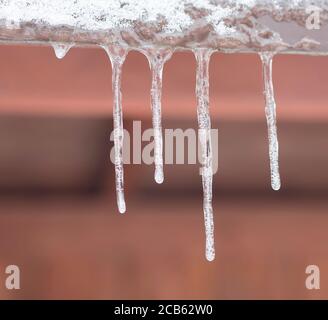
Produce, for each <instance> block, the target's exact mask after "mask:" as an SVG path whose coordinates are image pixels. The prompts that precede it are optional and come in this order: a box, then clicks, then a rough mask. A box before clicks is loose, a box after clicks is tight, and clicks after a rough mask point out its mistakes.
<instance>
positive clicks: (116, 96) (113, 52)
mask: <svg viewBox="0 0 328 320" xmlns="http://www.w3.org/2000/svg"><path fill="white" fill-rule="evenodd" d="M104 49H105V50H106V52H107V54H108V56H109V58H110V61H111V64H112V91H113V121H114V150H115V184H116V197H117V207H118V210H119V212H120V213H124V212H125V211H126V205H125V199H124V169H123V136H124V132H123V114H122V94H121V78H122V66H123V63H124V61H125V58H126V56H127V53H128V51H127V50H126V49H124V48H122V47H116V46H106V47H104Z"/></svg>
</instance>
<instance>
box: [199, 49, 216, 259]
mask: <svg viewBox="0 0 328 320" xmlns="http://www.w3.org/2000/svg"><path fill="white" fill-rule="evenodd" d="M194 54H195V57H196V60H197V72H196V97H197V117H198V138H199V143H200V149H201V162H202V168H201V175H202V184H203V211H204V220H205V233H206V259H207V260H208V261H213V260H214V258H215V249H214V221H213V208H212V180H213V169H212V159H213V156H212V143H211V119H210V114H209V62H210V57H211V54H212V50H209V49H197V50H194Z"/></svg>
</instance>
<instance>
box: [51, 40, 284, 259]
mask: <svg viewBox="0 0 328 320" xmlns="http://www.w3.org/2000/svg"><path fill="white" fill-rule="evenodd" d="M52 46H53V48H54V50H55V54H56V56H57V58H59V59H62V58H63V57H64V56H65V55H66V53H67V52H68V51H69V49H70V48H71V47H73V44H72V43H68V44H67V43H52ZM102 47H103V48H104V49H105V51H106V52H107V54H108V56H109V59H110V61H111V65H112V89H113V121H114V148H115V183H116V196H117V206H118V210H119V212H120V213H124V212H125V211H126V204H125V198H124V173H123V172H124V171H123V113H122V94H121V77H122V66H123V63H124V61H125V58H126V56H127V54H128V49H127V48H124V47H120V46H102ZM141 51H142V52H143V53H144V54H145V56H146V57H147V59H148V61H149V65H150V68H151V71H152V85H151V109H152V124H153V130H154V145H155V147H154V159H155V174H154V177H155V181H156V182H157V183H163V181H164V172H163V137H162V123H161V122H162V121H161V95H162V74H163V68H164V64H165V62H166V61H167V60H169V59H170V58H171V56H172V54H173V50H172V49H170V48H162V49H149V48H148V49H143V50H141ZM193 52H194V55H195V58H196V61H197V72H196V97H197V118H198V129H199V130H198V138H199V143H200V144H199V145H200V148H201V164H202V167H201V176H202V185H203V212H204V221H205V234H206V259H207V260H208V261H213V260H214V258H215V249H214V221H213V207H212V181H213V170H212V144H211V119H210V114H209V62H210V57H211V55H212V53H213V50H211V49H202V48H200V49H195V50H194V51H193ZM273 56H274V53H271V52H263V53H260V57H261V60H262V66H263V80H264V97H265V114H266V119H267V125H268V137H269V157H270V169H271V186H272V188H273V189H274V190H279V189H280V175H279V164H278V139H277V127H276V103H275V99H274V90H273V83H272V58H273Z"/></svg>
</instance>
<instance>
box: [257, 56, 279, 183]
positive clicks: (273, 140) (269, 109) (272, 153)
mask: <svg viewBox="0 0 328 320" xmlns="http://www.w3.org/2000/svg"><path fill="white" fill-rule="evenodd" d="M273 56H274V54H273V53H271V52H263V53H261V54H260V57H261V60H262V67H263V82H264V97H265V115H266V119H267V125H268V137H269V158H270V170H271V187H272V189H273V190H279V189H280V174H279V144H278V137H277V125H276V122H277V120H276V102H275V98H274V90H273V82H272V59H273Z"/></svg>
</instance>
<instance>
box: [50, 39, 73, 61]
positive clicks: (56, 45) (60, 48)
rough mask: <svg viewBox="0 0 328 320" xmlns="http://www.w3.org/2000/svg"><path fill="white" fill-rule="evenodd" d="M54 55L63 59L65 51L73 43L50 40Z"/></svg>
mask: <svg viewBox="0 0 328 320" xmlns="http://www.w3.org/2000/svg"><path fill="white" fill-rule="evenodd" d="M51 45H52V47H53V49H54V51H55V55H56V57H57V58H58V59H63V58H64V57H65V56H66V54H67V52H68V51H69V50H70V49H71V48H72V47H73V46H74V43H65V42H52V43H51Z"/></svg>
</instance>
